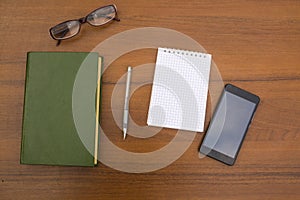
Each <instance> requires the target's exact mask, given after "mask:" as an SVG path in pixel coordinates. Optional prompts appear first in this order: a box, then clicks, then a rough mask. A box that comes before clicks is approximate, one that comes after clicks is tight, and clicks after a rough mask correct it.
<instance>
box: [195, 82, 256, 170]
mask: <svg viewBox="0 0 300 200" xmlns="http://www.w3.org/2000/svg"><path fill="white" fill-rule="evenodd" d="M259 101H260V99H259V97H258V96H256V95H254V94H251V93H250V92H247V91H245V90H243V89H241V88H238V87H236V86H234V85H231V84H227V85H225V88H224V90H223V93H222V95H221V97H220V100H219V102H218V105H217V107H216V110H215V112H214V114H213V116H212V119H211V122H210V124H209V127H208V129H207V132H206V135H205V137H204V139H203V142H202V144H201V147H200V153H201V154H204V155H207V156H209V157H211V158H214V159H216V160H218V161H221V162H223V163H225V164H227V165H233V164H234V162H235V160H236V158H237V155H238V153H239V150H240V148H241V145H242V143H243V140H244V138H245V135H246V133H247V130H248V128H249V125H250V123H251V121H252V119H253V115H254V113H255V111H256V108H257V106H258V104H259Z"/></svg>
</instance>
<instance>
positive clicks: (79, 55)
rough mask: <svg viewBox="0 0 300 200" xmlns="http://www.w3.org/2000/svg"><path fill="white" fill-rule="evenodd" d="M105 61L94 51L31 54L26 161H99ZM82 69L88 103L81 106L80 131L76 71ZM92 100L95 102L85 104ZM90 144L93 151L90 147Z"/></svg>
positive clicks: (25, 124) (24, 140)
mask: <svg viewBox="0 0 300 200" xmlns="http://www.w3.org/2000/svg"><path fill="white" fill-rule="evenodd" d="M101 64H102V62H101V57H99V55H98V53H95V52H93V53H87V52H29V53H28V54H27V66H26V86H25V97H24V112H23V130H22V144H21V160H20V162H21V163H22V164H45V165H72V166H94V165H95V164H97V148H98V135H97V134H98V126H97V125H98V117H99V104H98V105H97V102H98V103H99V98H100V97H99V96H100V89H98V88H100V77H101V73H100V71H101ZM83 65H85V66H83ZM81 68H84V70H85V74H86V76H87V77H88V80H85V82H84V94H85V95H84V96H83V95H82V96H83V97H82V99H80V100H81V101H83V102H85V104H83V107H81V108H79V109H82V110H84V112H83V113H84V120H82V121H80V124H83V125H84V126H81V129H80V132H81V135H80V134H79V133H78V130H77V128H76V126H75V121H74V116H73V114H74V113H73V109H74V102H73V101H72V100H73V90H74V85H75V80H76V76H77V74H78V72H79V70H80V69H81ZM86 79H87V78H86ZM88 104H93V105H92V106H86V108H85V107H84V106H85V105H88ZM91 107H92V109H91ZM75 109H76V108H75ZM81 119H82V118H81ZM82 134H83V136H82ZM82 137H84V142H83V141H82ZM87 145H88V146H89V147H92V148H93V150H92V151H91V150H88V148H87Z"/></svg>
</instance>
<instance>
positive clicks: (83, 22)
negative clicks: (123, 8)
mask: <svg viewBox="0 0 300 200" xmlns="http://www.w3.org/2000/svg"><path fill="white" fill-rule="evenodd" d="M109 6H112V7H113V8H114V10H115V13H116V15H115V17H114V18H113V19H111V20H109V21H107V22H105V23H104V24H100V25H94V24H91V23H90V22H89V21H87V17H88V16H89V15H90V14H92V13H93V12H95V11H96V10H99V9H102V8H105V7H109ZM113 20H115V21H118V22H119V21H121V20H120V19H119V18H118V13H117V6H116V5H115V4H111V5H106V6H102V7H99V8H97V9H95V10H93V11H92V12H90V13H89V14H87V15H86V16H85V17H81V18H79V19H70V20H67V21H64V22H61V23H59V24H56V25H55V26H52V27H51V28H50V29H49V33H50V36H51V37H52V39H53V40H57V44H56V46H58V45H60V43H61V41H62V40H67V39H70V38H72V37H74V36H76V35H78V33H79V32H80V30H81V24H85V23H88V24H89V25H91V26H95V27H97V26H103V25H105V24H107V23H109V22H111V21H113ZM71 21H78V22H79V29H78V32H77V33H76V34H74V35H72V36H70V37H67V38H63V39H56V38H55V37H54V36H53V35H52V33H51V30H52V29H53V28H54V27H56V26H59V25H61V24H64V23H67V22H71Z"/></svg>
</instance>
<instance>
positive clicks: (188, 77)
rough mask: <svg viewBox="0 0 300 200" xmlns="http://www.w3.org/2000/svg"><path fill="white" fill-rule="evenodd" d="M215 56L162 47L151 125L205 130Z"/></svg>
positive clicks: (157, 68)
mask: <svg viewBox="0 0 300 200" xmlns="http://www.w3.org/2000/svg"><path fill="white" fill-rule="evenodd" d="M210 65H211V55H210V54H205V53H200V52H193V51H185V50H177V49H169V48H158V53H157V58H156V65H155V73H154V80H153V86H152V93H151V100H150V105H149V112H148V119H147V124H148V125H149V126H158V127H166V128H174V129H181V130H189V131H197V132H202V131H203V129H204V120H205V111H206V101H207V91H208V82H209V73H210Z"/></svg>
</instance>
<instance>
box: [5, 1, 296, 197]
mask: <svg viewBox="0 0 300 200" xmlns="http://www.w3.org/2000/svg"><path fill="white" fill-rule="evenodd" d="M111 3H115V4H116V5H117V7H118V11H119V12H118V13H119V17H120V18H121V22H119V23H117V22H114V23H112V24H110V25H109V26H105V27H103V28H97V27H92V26H89V25H87V24H85V25H83V27H82V29H81V32H80V34H79V35H78V36H76V37H74V38H72V39H70V40H68V41H64V42H62V44H61V46H59V47H56V46H55V41H53V40H52V39H51V38H50V36H49V33H48V29H49V28H50V27H51V26H53V25H55V24H57V23H59V22H62V21H65V20H68V19H74V18H79V17H82V16H85V15H86V14H88V13H89V12H90V11H92V10H94V9H95V8H97V7H100V6H103V5H107V4H111ZM0 6H1V7H0V13H1V20H0V38H1V48H0V199H299V198H300V145H299V143H300V89H299V88H300V56H299V52H300V1H296V0H273V1H269V0H262V1H258V0H257V1H256V0H247V1H235V0H229V1H221V0H220V1H217V0H213V1H211V0H205V1H201V0H190V1H181V0H168V1H163V0H151V1H146V0H140V1H138V0H123V1H121V0H119V1H107V0H103V1H96V0H85V1H79V0H72V1H71V0H64V1H61V0H53V1H40V0H23V1H21V0H20V1H17V0H1V2H0ZM141 27H163V28H169V29H174V30H176V31H178V32H181V33H184V34H186V35H188V36H190V37H191V38H193V39H194V40H196V41H197V42H199V43H200V44H201V45H202V46H203V47H204V48H205V49H206V50H207V52H209V53H211V54H212V55H213V60H214V62H215V63H216V64H217V66H218V69H219V71H220V74H221V75H222V78H223V81H224V83H232V84H235V85H237V86H239V87H242V88H244V89H246V90H249V91H251V92H253V93H255V94H257V95H259V96H260V98H261V103H260V105H259V107H258V110H257V113H256V115H255V118H254V120H253V123H252V125H251V127H250V129H249V131H248V134H247V137H246V139H245V142H244V144H243V146H242V149H241V152H240V154H239V157H238V159H237V162H236V164H235V165H234V166H233V167H229V166H226V165H224V164H221V163H219V162H217V161H215V160H213V159H210V158H202V159H199V157H198V148H199V144H200V142H201V140H202V138H203V136H204V133H197V134H196V136H195V138H194V140H193V142H192V144H191V146H190V147H189V148H188V149H187V151H186V152H185V153H184V154H183V155H182V156H181V157H180V158H179V159H178V160H176V161H175V162H173V163H172V164H171V165H169V166H167V167H165V168H162V169H159V170H157V171H153V172H148V173H126V172H122V171H118V170H116V169H113V168H110V167H108V166H105V165H103V164H102V163H99V165H98V167H94V168H83V167H60V166H31V165H20V164H19V158H20V144H21V135H22V132H21V129H22V113H23V97H24V83H25V82H24V80H25V70H26V53H27V52H28V51H91V50H92V49H93V48H94V47H95V46H96V45H97V44H99V43H101V42H102V41H104V40H105V39H107V38H109V37H110V36H112V35H114V34H117V33H120V32H123V31H126V30H130V29H134V28H141ZM186 48H187V49H188V47H186ZM155 56H156V51H155V50H154V49H141V50H136V51H132V52H130V53H128V54H125V55H123V56H121V57H120V58H119V59H117V60H116V61H114V62H113V63H112V64H111V65H110V66H109V68H108V69H107V70H106V71H105V73H104V74H103V88H102V113H101V119H102V120H101V127H102V129H103V130H104V132H105V134H106V136H107V137H108V138H109V139H110V140H111V141H112V142H113V143H114V144H115V145H116V146H118V147H120V148H122V149H124V150H127V151H131V152H136V153H142V152H152V151H156V150H158V149H160V148H162V147H164V146H165V145H166V144H168V143H169V142H170V141H171V140H172V138H174V137H175V135H176V132H177V131H176V130H171V129H163V130H162V131H161V132H159V133H158V134H156V135H154V136H152V137H150V138H147V139H140V138H136V137H133V136H130V129H129V136H128V138H127V139H126V140H125V141H123V140H122V133H121V129H120V128H119V127H118V126H117V123H116V121H115V120H114V118H113V114H112V113H113V110H114V111H115V112H119V113H120V112H122V106H121V105H119V106H116V107H112V105H111V100H112V93H113V89H114V87H115V86H116V83H117V81H118V80H119V79H120V78H121V77H122V76H123V75H124V73H125V72H126V68H127V65H129V64H130V65H132V66H133V68H135V67H136V66H138V65H141V64H144V63H149V62H155ZM104 59H105V58H104ZM145 73H146V72H145ZM146 74H147V73H146ZM149 74H150V75H151V72H148V75H149ZM145 77H146V79H147V78H149V77H151V76H145ZM149 80H150V79H149ZM150 81H151V80H150ZM123 84H124V82H123ZM150 92H151V84H148V85H144V86H143V87H140V88H139V89H138V90H136V91H135V92H134V93H133V95H132V98H131V100H130V114H131V117H132V119H133V120H134V122H135V123H136V124H138V125H139V126H145V125H146V118H147V111H148V105H149V98H150ZM207 109H208V110H210V109H211V105H210V103H208V108H207ZM210 117H211V113H210V112H207V117H206V123H205V124H206V127H207V125H208V123H209V121H210ZM120 160H122V158H120ZM124 162H125V161H124Z"/></svg>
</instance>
